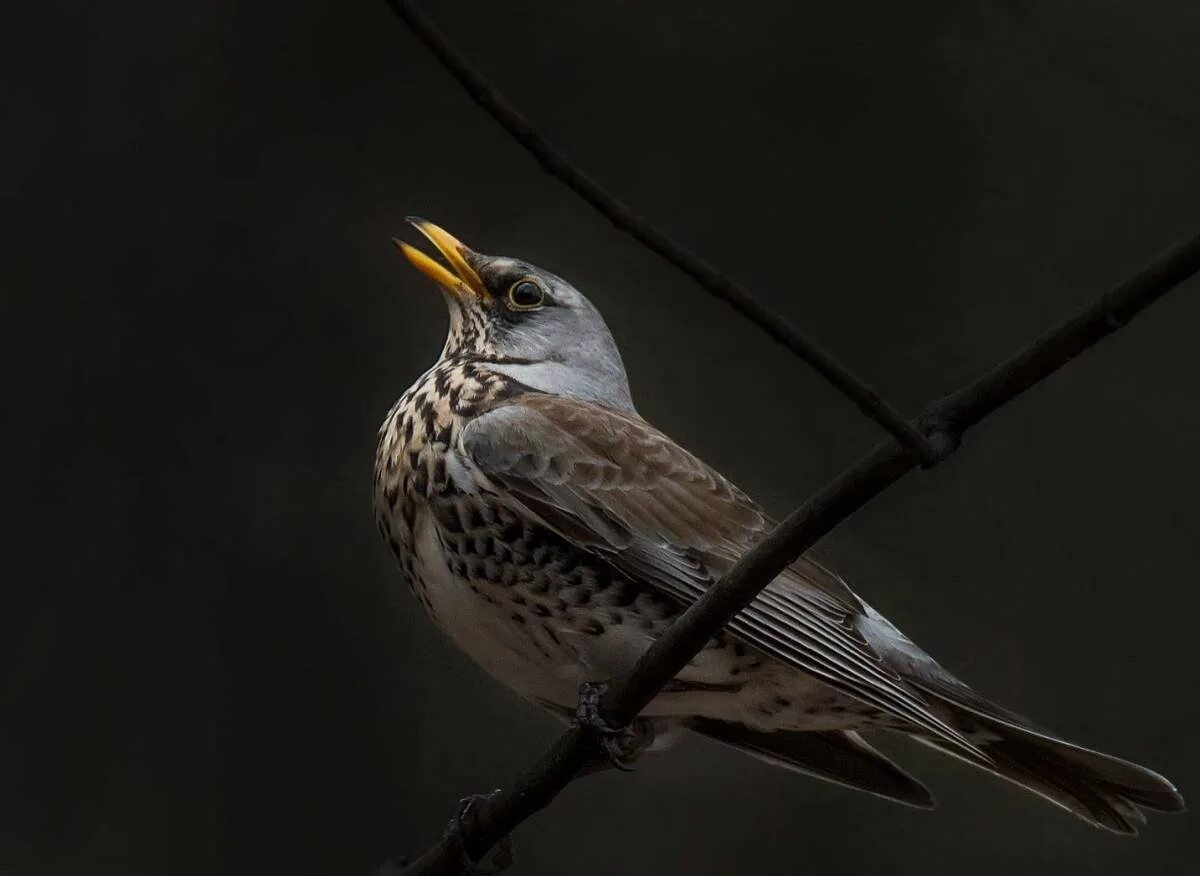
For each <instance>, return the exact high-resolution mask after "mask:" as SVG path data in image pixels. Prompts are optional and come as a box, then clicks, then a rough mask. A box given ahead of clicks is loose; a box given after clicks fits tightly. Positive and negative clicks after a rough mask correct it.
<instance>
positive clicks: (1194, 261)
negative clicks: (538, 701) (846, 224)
mask: <svg viewBox="0 0 1200 876" xmlns="http://www.w3.org/2000/svg"><path fill="white" fill-rule="evenodd" d="M1197 271H1200V234H1197V235H1196V236H1194V237H1192V238H1191V239H1190V240H1188V241H1187V242H1186V243H1184V244H1181V245H1180V246H1178V247H1176V248H1174V249H1172V250H1170V251H1169V252H1167V253H1166V254H1165V255H1163V256H1162V257H1161V258H1159V259H1157V260H1156V261H1154V262H1153V263H1151V264H1150V265H1149V266H1148V267H1146V268H1145V269H1143V270H1142V271H1140V272H1139V273H1137V274H1136V275H1134V276H1133V277H1131V278H1130V279H1129V280H1127V281H1126V282H1124V283H1122V284H1121V285H1120V286H1118V287H1117V288H1115V289H1113V290H1112V291H1111V292H1109V293H1107V294H1105V295H1102V296H1100V297H1099V298H1097V299H1096V300H1095V301H1093V302H1092V303H1091V304H1090V305H1089V306H1088V307H1086V308H1085V309H1083V310H1082V311H1080V312H1079V313H1077V314H1076V315H1075V316H1073V317H1071V318H1070V319H1068V320H1066V321H1065V322H1063V323H1061V324H1059V325H1058V326H1056V327H1055V328H1053V329H1051V330H1050V331H1048V332H1046V333H1045V334H1043V335H1042V336H1041V337H1039V338H1037V339H1036V340H1035V341H1033V342H1032V343H1031V344H1029V345H1028V346H1026V347H1025V348H1024V349H1022V350H1020V351H1018V352H1017V353H1016V354H1014V355H1013V356H1011V357H1010V358H1008V359H1006V360H1005V361H1004V362H1002V363H1000V364H999V365H997V366H996V367H995V368H993V369H991V370H990V371H988V372H987V373H985V374H984V375H982V376H981V377H979V378H978V379H977V380H975V381H974V382H972V383H970V384H968V385H967V386H965V387H963V388H962V389H959V390H958V391H957V392H954V393H952V394H950V395H948V396H945V397H944V398H942V399H939V400H938V401H935V402H933V403H932V404H930V405H929V406H928V407H927V408H926V409H925V411H924V413H923V414H922V415H921V417H920V418H919V419H918V423H919V424H920V426H921V428H922V429H923V431H924V432H925V433H926V434H929V435H931V436H933V437H934V438H935V439H936V440H938V441H940V442H945V443H946V444H947V445H949V446H951V447H953V446H955V445H957V444H958V443H959V442H960V441H961V439H962V436H963V434H964V432H965V431H966V430H967V429H968V428H970V427H971V426H973V425H975V424H976V423H978V422H979V421H980V420H982V419H983V418H984V417H986V416H987V415H988V414H990V413H992V412H994V411H996V410H998V409H999V408H1001V407H1003V406H1004V405H1005V404H1007V403H1008V402H1009V401H1011V400H1012V399H1013V398H1015V397H1016V396H1018V395H1019V394H1021V393H1022V392H1024V391H1025V390H1027V389H1029V388H1030V387H1031V386H1033V385H1034V384H1036V383H1038V382H1039V381H1041V380H1044V379H1045V378H1046V377H1048V376H1049V375H1050V374H1052V373H1054V372H1055V371H1057V370H1058V369H1059V368H1061V367H1062V366H1063V365H1065V364H1066V363H1067V362H1069V361H1070V360H1071V359H1073V358H1074V357H1075V356H1077V355H1079V354H1080V353H1081V352H1083V351H1084V350H1086V349H1087V348H1088V347H1090V346H1092V345H1093V344H1095V343H1097V342H1098V341H1100V340H1101V339H1103V338H1104V337H1106V336H1108V335H1110V334H1112V333H1113V332H1115V331H1116V330H1117V329H1119V328H1121V327H1122V326H1124V325H1125V324H1126V323H1128V322H1129V321H1130V320H1131V319H1132V318H1133V317H1134V316H1136V315H1137V314H1138V313H1139V312H1141V311H1142V310H1144V309H1145V308H1146V307H1148V306H1150V305H1151V304H1152V303H1154V302H1155V301H1157V300H1158V299H1159V298H1161V297H1162V296H1163V295H1165V294H1166V293H1167V292H1168V291H1169V290H1170V289H1172V288H1173V287H1174V286H1176V285H1178V284H1179V283H1181V282H1183V281H1184V280H1186V279H1187V278H1188V277H1190V276H1192V275H1193V274H1195V273H1196V272H1197ZM918 465H919V460H918V458H917V456H916V455H915V454H914V453H913V452H912V451H911V450H908V449H906V448H902V447H899V446H897V445H895V444H892V443H884V444H880V445H879V446H877V447H876V448H875V449H874V450H872V451H871V452H870V453H869V454H867V455H866V456H865V457H863V458H862V459H861V460H860V461H859V462H857V463H856V464H854V465H853V466H851V467H850V468H849V469H847V470H846V471H845V472H843V473H842V474H841V475H839V476H838V477H837V478H835V479H834V480H833V481H831V482H830V483H829V484H828V485H826V486H825V488H824V489H822V490H821V491H820V492H818V493H817V494H816V495H815V496H813V497H812V498H811V499H809V500H808V501H807V502H806V503H805V504H804V505H802V506H801V507H799V508H797V509H796V510H795V511H793V512H792V513H791V514H789V515H788V516H787V518H786V519H784V521H783V522H782V523H780V524H779V525H778V526H776V527H775V528H774V529H773V530H772V531H771V532H770V533H769V534H768V535H767V536H766V538H764V539H763V540H762V541H761V542H759V543H758V544H757V545H756V546H755V547H754V548H753V549H751V550H750V551H749V552H747V553H746V554H745V555H744V556H742V558H741V559H740V560H739V561H738V563H737V564H736V565H735V566H734V567H733V569H731V570H730V572H729V574H727V575H726V576H725V577H724V578H722V579H721V580H720V581H718V582H717V583H716V584H714V585H713V586H712V587H710V588H709V589H708V590H707V591H706V592H705V594H704V596H702V597H701V598H700V599H699V600H698V601H697V602H696V603H694V604H693V605H691V606H690V607H689V608H688V609H687V611H685V612H684V613H683V614H682V615H681V616H680V617H679V618H677V619H676V620H675V622H674V623H672V624H671V626H670V627H668V629H667V630H666V632H664V633H663V634H662V635H661V636H660V637H659V638H658V639H656V640H655V641H654V643H653V644H651V646H650V648H649V649H647V651H646V652H645V653H644V654H642V656H641V658H639V660H638V661H637V664H636V665H635V666H634V668H633V670H632V671H631V672H630V673H629V675H627V676H626V677H625V678H623V679H621V680H620V681H618V682H616V683H614V684H613V685H611V686H610V687H609V689H608V690H607V692H606V693H605V695H604V697H603V698H602V700H601V708H600V712H601V715H602V717H603V718H604V719H605V720H606V721H607V722H609V723H610V724H613V725H623V724H627V723H629V722H630V721H631V720H633V718H634V717H635V716H636V715H637V714H638V712H640V711H641V710H642V709H643V708H645V706H646V705H647V704H648V703H649V702H650V701H651V700H652V699H653V698H654V697H655V695H656V694H657V693H658V692H659V691H660V690H661V689H662V687H663V686H664V685H665V684H666V683H667V682H668V681H670V680H671V679H672V678H674V677H675V675H676V674H677V673H678V672H679V671H680V670H681V669H682V668H683V667H684V666H685V665H687V663H688V661H690V660H691V659H692V657H694V656H695V655H696V654H697V653H699V651H700V649H701V648H703V647H704V645H705V644H706V643H707V642H708V641H709V639H711V638H712V636H713V635H714V634H715V633H716V632H717V631H718V630H720V629H721V628H722V627H723V626H724V625H725V624H726V623H728V622H729V620H730V618H732V617H733V616H734V615H735V614H736V613H737V612H738V611H740V610H741V609H742V608H744V607H745V606H746V605H748V604H749V603H750V602H751V600H753V599H754V597H755V596H756V595H757V594H758V592H759V591H760V590H762V589H763V588H764V587H765V586H766V585H767V584H768V583H769V582H770V581H771V580H773V579H774V578H775V576H776V575H778V574H779V573H780V572H782V571H783V569H784V568H785V567H786V566H787V565H788V564H789V563H791V562H792V561H793V560H795V559H796V557H798V556H800V555H801V554H802V553H804V551H806V550H808V549H809V548H810V547H812V546H813V544H815V543H816V541H817V540H818V539H819V538H821V537H822V536H823V535H825V534H826V533H828V532H829V531H830V530H831V529H833V528H834V527H835V526H837V525H838V524H839V523H840V522H841V521H843V520H845V519H846V517H848V516H849V515H850V514H851V513H853V512H854V511H856V510H858V509H859V508H861V507H862V506H863V505H865V504H866V503H867V502H868V501H869V500H871V499H872V498H874V497H875V496H877V495H879V494H880V493H881V492H883V491H884V490H885V489H887V488H888V487H890V486H891V485H892V484H894V483H896V481H898V480H899V479H900V478H901V477H903V476H904V475H905V474H907V473H908V472H910V471H912V470H913V469H914V468H916V467H917V466H918ZM593 752H594V743H593V741H592V740H591V739H590V737H588V735H587V734H586V733H584V732H583V731H582V730H580V729H578V728H575V727H573V728H572V729H570V730H568V731H567V732H565V733H564V734H563V735H562V736H560V737H559V739H558V740H557V741H556V742H555V743H554V744H553V745H552V746H551V747H550V749H549V750H548V751H547V752H546V753H545V754H543V755H542V757H541V758H540V759H539V760H538V761H537V762H536V763H535V764H534V765H533V766H532V767H530V768H529V769H528V770H526V771H525V772H524V773H522V774H521V775H520V776H518V777H517V779H516V781H515V782H514V784H513V790H511V791H509V792H506V793H502V794H498V795H496V796H495V797H493V798H491V799H490V800H489V801H488V802H487V803H486V804H484V805H483V806H481V807H480V809H479V811H478V813H477V818H476V820H475V822H474V823H473V825H472V828H471V831H470V834H469V835H468V836H466V837H464V838H463V841H464V845H463V848H465V850H466V851H467V853H468V854H469V855H470V856H471V857H472V858H473V859H475V860H478V859H479V858H481V857H482V856H484V855H485V854H486V853H487V851H488V850H489V849H490V848H491V847H492V846H493V845H494V844H495V843H497V842H498V841H499V840H500V839H501V838H503V837H505V836H507V835H508V834H510V833H511V832H512V831H513V830H515V829H516V827H517V826H518V825H519V824H520V823H521V822H523V821H524V820H525V819H527V818H529V817H530V816H531V815H533V814H534V813H535V812H537V811H538V810H539V809H541V808H543V807H544V806H546V804H548V803H549V802H550V801H551V800H553V799H554V797H555V796H557V795H558V793H559V792H560V791H561V790H562V789H563V788H565V787H566V785H567V784H568V783H569V782H570V781H571V779H572V777H574V776H575V774H576V773H577V772H579V770H580V768H581V767H582V766H583V765H584V764H585V763H587V762H588V758H589V757H591V756H592V753H593ZM457 851H458V850H457V847H455V846H454V845H453V844H450V843H448V842H447V841H443V842H441V843H439V844H437V845H435V846H433V847H432V848H431V849H429V850H428V851H426V852H425V854H423V855H422V856H421V857H420V858H419V859H417V860H416V861H415V862H414V863H413V864H412V865H410V867H409V868H408V869H407V870H405V874H406V876H433V874H439V876H450V874H457V873H459V872H460V869H461V861H460V859H459V857H458V855H457Z"/></svg>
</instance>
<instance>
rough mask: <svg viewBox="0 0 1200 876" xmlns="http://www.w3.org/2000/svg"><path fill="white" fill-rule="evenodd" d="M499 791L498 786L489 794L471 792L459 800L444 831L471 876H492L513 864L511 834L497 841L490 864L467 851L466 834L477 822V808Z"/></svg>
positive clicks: (464, 870)
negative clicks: (476, 858) (474, 857)
mask: <svg viewBox="0 0 1200 876" xmlns="http://www.w3.org/2000/svg"><path fill="white" fill-rule="evenodd" d="M499 793H500V789H499V788H497V789H496V790H494V791H492V792H491V793H488V794H471V795H470V796H469V797H463V798H462V799H461V800H459V801H458V809H456V810H455V811H454V817H453V818H451V819H450V823H449V824H447V825H446V830H445V832H444V833H443V836H444V837H445V838H446V839H447V840H449V841H451V842H452V843H454V845H455V846H457V848H458V854H459V860H460V862H461V864H462V868H463V872H464V873H467V874H469V876H492V874H495V873H502V872H503V871H505V870H507V869H508V868H509V867H511V866H512V862H513V843H512V837H510V836H506V837H504V839H502V840H500V842H499V843H497V845H496V851H495V854H494V855H493V856H492V863H491V864H489V865H485V864H484V863H483V861H476V860H474V859H473V858H472V857H471V856H470V854H468V853H467V843H466V835H467V834H468V833H469V832H470V830H471V827H472V825H473V824H474V823H475V817H476V808H477V807H478V806H479V804H480V803H486V802H487V801H488V800H490V799H491V798H492V797H495V796H496V795H497V794H499Z"/></svg>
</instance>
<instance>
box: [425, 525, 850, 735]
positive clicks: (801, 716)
mask: <svg viewBox="0 0 1200 876" xmlns="http://www.w3.org/2000/svg"><path fill="white" fill-rule="evenodd" d="M460 510H461V509H456V510H455V511H454V514H455V518H456V520H457V523H456V524H452V525H451V526H450V527H449V528H447V527H445V526H444V525H443V522H444V521H445V519H446V513H447V510H446V509H445V508H441V509H439V510H438V511H436V512H435V511H434V510H433V509H428V508H427V509H425V510H422V511H418V513H417V515H416V517H415V519H414V528H413V583H414V587H416V588H417V589H418V592H419V593H420V595H421V601H422V603H423V604H424V605H425V606H426V608H427V609H428V611H429V613H430V615H431V616H432V618H433V620H434V622H435V623H436V624H437V625H438V626H439V627H440V628H441V629H442V630H443V631H444V632H445V633H446V635H448V636H449V637H450V639H451V640H452V641H453V642H454V643H455V644H456V645H457V646H458V647H459V648H460V649H461V650H462V651H463V652H465V653H466V654H467V655H468V656H469V657H471V659H472V660H474V661H475V662H476V663H477V664H479V666H480V667H481V668H483V669H484V670H485V671H487V672H488V673H489V674H491V675H492V676H493V677H495V678H496V679H497V680H499V681H500V682H502V683H503V684H505V685H507V686H508V687H510V688H511V689H513V690H514V691H516V692H517V693H518V694H519V695H521V696H522V697H524V698H526V699H528V700H530V701H532V702H535V703H537V704H539V705H542V706H544V707H546V708H549V709H550V710H551V711H553V712H555V713H556V714H559V715H569V714H571V713H573V710H574V707H575V704H576V701H577V698H578V690H579V685H581V684H582V683H584V682H595V681H605V680H608V679H611V678H615V677H619V676H621V675H623V674H624V673H626V672H627V671H628V670H629V669H630V668H631V667H632V666H633V663H634V662H635V661H636V659H637V658H638V656H640V655H641V653H642V652H643V651H644V650H645V649H646V648H647V647H649V645H650V643H651V642H652V641H653V640H654V638H655V637H657V636H658V635H659V634H661V632H662V631H663V630H664V629H665V628H666V626H667V625H668V624H669V623H670V622H671V621H672V620H673V619H674V617H675V616H676V615H677V614H678V613H679V611H680V609H681V607H680V606H679V605H677V604H675V603H674V602H672V601H670V600H669V599H667V598H666V597H664V596H662V595H661V594H659V593H657V592H656V591H654V590H653V588H650V587H648V586H646V585H640V584H638V583H636V582H633V581H629V580H627V579H624V578H621V577H620V576H618V575H615V573H613V571H612V570H611V569H610V568H608V567H607V566H604V565H602V564H601V565H598V564H595V563H591V564H589V563H588V560H589V559H590V558H589V555H587V554H586V553H584V552H582V551H580V550H579V549H578V548H575V547H573V546H571V545H569V544H566V543H565V542H562V543H556V540H557V536H555V535H554V534H553V533H546V532H538V531H537V528H536V527H530V526H529V525H527V524H523V523H521V522H520V521H518V520H517V519H516V518H515V517H512V515H511V514H510V513H509V512H508V511H507V509H492V510H491V511H490V512H489V513H488V514H484V513H482V512H480V511H479V509H475V511H474V512H473V513H468V514H467V515H460V514H459V513H458V512H459V511H460ZM476 515H478V518H479V519H476V520H475V522H476V523H478V522H480V519H482V520H483V522H484V525H485V527H486V528H488V529H489V530H496V529H500V530H503V529H505V528H507V529H508V534H509V536H510V537H511V538H510V540H508V541H504V542H501V543H497V542H496V541H495V533H494V532H491V533H483V532H480V527H478V526H475V527H470V526H464V525H461V524H462V523H463V522H464V521H463V516H466V517H467V518H468V520H467V521H466V522H468V523H469V522H471V521H470V518H472V517H475V516H476ZM489 519H490V523H489V522H488V520H489ZM439 521H442V522H439ZM518 528H519V529H520V532H519V533H518V532H517V529H518ZM645 714H647V715H649V716H653V717H674V718H688V717H694V716H704V717H710V718H717V719H722V720H737V721H741V722H743V723H747V724H750V725H753V726H759V727H763V728H783V727H787V728H794V729H825V728H827V727H841V726H857V725H859V724H861V723H862V719H863V718H864V717H865V715H864V714H863V712H862V710H861V709H860V708H859V706H858V704H856V703H854V702H853V701H848V700H846V699H845V698H842V697H840V696H838V695H837V694H835V693H834V692H833V691H832V690H830V689H829V688H827V687H826V686H825V685H823V684H821V683H820V682H817V681H816V680H815V679H812V678H811V677H809V676H807V675H804V674H803V673H798V672H796V671H795V670H792V669H790V668H789V667H785V666H783V665H781V664H779V663H777V662H776V661H773V660H770V659H769V658H765V657H764V656H763V655H761V654H759V653H757V652H755V651H754V650H752V649H750V648H747V647H746V646H744V645H743V644H742V643H740V642H738V641H736V640H735V639H733V638H731V637H727V636H725V635H721V636H718V637H717V638H715V639H714V640H713V641H712V642H710V644H709V646H708V647H707V648H705V649H704V650H702V651H701V652H700V653H699V654H698V655H697V656H696V657H695V658H694V659H693V660H692V661H691V663H689V665H688V666H687V667H685V668H684V670H683V671H682V672H680V674H679V676H678V677H677V678H676V679H675V681H673V682H672V683H671V684H670V685H668V687H667V688H666V689H665V690H664V691H663V692H662V693H661V694H660V695H659V696H658V697H657V698H656V699H655V700H654V702H652V703H651V704H650V706H649V707H648V708H647V709H646V710H645Z"/></svg>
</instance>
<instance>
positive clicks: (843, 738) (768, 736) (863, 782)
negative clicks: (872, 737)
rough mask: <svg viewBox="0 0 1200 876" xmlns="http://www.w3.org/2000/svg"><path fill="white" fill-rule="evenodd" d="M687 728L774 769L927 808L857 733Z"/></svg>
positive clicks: (919, 788)
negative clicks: (779, 768)
mask: <svg viewBox="0 0 1200 876" xmlns="http://www.w3.org/2000/svg"><path fill="white" fill-rule="evenodd" d="M688 726H689V728H690V729H692V730H693V731H695V732H696V733H699V734H701V735H703V736H707V737H709V738H710V739H716V740H717V741H718V742H723V743H725V744H726V745H729V746H732V747H733V748H737V749H740V750H741V751H744V752H747V753H748V754H750V755H753V756H754V757H757V758H759V759H760V760H765V761H767V762H768V763H771V764H774V765H775V766H782V767H786V768H788V769H792V770H795V771H797V772H801V773H804V774H805V775H809V776H815V777H816V778H819V779H825V780H826V781H829V782H835V783H837V784H839V785H845V786H847V787H850V788H855V789H857V790H859V791H867V792H868V793H871V794H875V795H877V796H880V797H885V798H887V799H889V800H895V801H897V802H899V803H905V804H907V805H909V806H915V807H917V808H919V809H932V808H933V795H932V794H931V793H930V792H929V789H928V788H926V787H925V786H924V785H922V784H921V783H920V782H918V781H917V780H916V779H914V778H913V777H912V776H910V775H909V774H908V773H906V772H904V770H902V769H900V767H898V766H896V765H895V764H894V763H892V762H891V761H890V760H888V759H887V758H886V757H884V756H883V755H882V754H880V753H879V752H878V751H876V750H875V749H874V748H872V747H871V746H870V745H868V744H867V743H866V742H865V741H864V740H863V738H862V737H861V736H859V735H858V734H857V733H854V732H849V731H838V730H829V731H810V732H802V731H791V730H777V731H775V732H771V733H767V732H762V731H759V730H752V729H751V728H749V727H747V726H745V725H744V724H738V723H729V722H726V721H717V720H713V719H711V718H693V719H692V720H691V721H690V722H689V724H688Z"/></svg>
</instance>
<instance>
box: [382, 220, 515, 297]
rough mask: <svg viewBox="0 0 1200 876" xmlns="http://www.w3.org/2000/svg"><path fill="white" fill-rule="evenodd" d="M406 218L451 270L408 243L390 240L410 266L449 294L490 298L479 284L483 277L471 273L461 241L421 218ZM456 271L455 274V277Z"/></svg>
mask: <svg viewBox="0 0 1200 876" xmlns="http://www.w3.org/2000/svg"><path fill="white" fill-rule="evenodd" d="M408 221H409V222H410V223H412V225H413V227H414V228H416V229H417V230H418V231H420V232H421V233H422V234H424V235H425V237H426V238H428V240H429V242H430V243H432V244H433V245H434V246H435V247H437V251H438V252H439V253H441V254H442V257H443V258H444V259H445V260H446V261H447V262H449V263H450V267H451V268H453V269H454V273H451V272H450V271H449V270H447V269H446V267H445V266H444V265H442V264H441V263H440V262H437V261H434V260H433V259H432V258H430V257H429V256H427V255H425V253H423V252H421V251H420V250H419V249H417V248H416V247H415V246H409V245H408V244H407V243H402V242H401V241H399V240H397V241H393V242H394V243H395V244H396V246H397V247H399V249H400V252H402V253H404V257H405V258H407V259H408V260H409V261H410V262H412V266H413V267H414V268H416V269H417V270H418V271H420V272H421V273H422V274H424V275H425V276H426V277H428V278H429V279H431V280H433V282H435V283H437V284H438V285H439V286H441V287H442V288H443V289H445V290H446V291H447V292H449V293H450V294H452V295H458V296H459V297H463V296H466V295H476V296H478V297H479V298H482V299H483V300H485V301H487V300H489V299H490V298H491V297H492V295H491V293H490V292H488V290H487V287H486V286H484V285H483V280H481V279H480V278H479V275H478V274H477V273H475V269H474V268H472V267H471V266H470V265H469V264H467V260H466V258H465V257H464V254H465V253H469V252H470V251H471V250H470V249H468V248H467V247H466V245H464V244H463V243H462V241H460V240H459V239H458V238H457V237H455V236H454V235H453V234H451V233H450V232H449V231H446V230H445V229H443V228H439V227H438V226H436V225H434V224H433V223H432V222H426V221H425V220H424V219H418V218H417V217H415V216H409V217H408ZM456 274H457V276H455V275H456Z"/></svg>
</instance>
